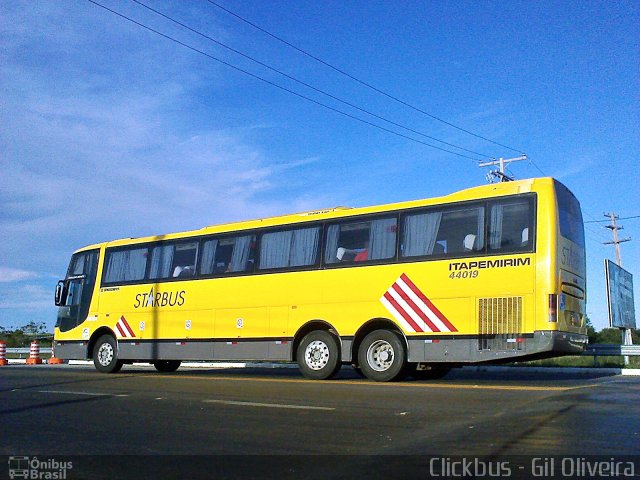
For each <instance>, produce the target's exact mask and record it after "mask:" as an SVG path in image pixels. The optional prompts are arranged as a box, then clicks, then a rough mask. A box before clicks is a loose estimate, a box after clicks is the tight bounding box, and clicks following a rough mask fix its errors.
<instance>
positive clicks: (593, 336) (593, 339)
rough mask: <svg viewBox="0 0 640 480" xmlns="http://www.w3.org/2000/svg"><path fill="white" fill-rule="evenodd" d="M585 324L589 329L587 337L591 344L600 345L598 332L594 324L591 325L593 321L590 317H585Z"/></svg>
mask: <svg viewBox="0 0 640 480" xmlns="http://www.w3.org/2000/svg"><path fill="white" fill-rule="evenodd" d="M584 324H585V325H586V327H587V336H588V337H589V343H598V332H596V329H595V328H593V324H592V323H591V319H590V318H589V316H588V315H585V321H584Z"/></svg>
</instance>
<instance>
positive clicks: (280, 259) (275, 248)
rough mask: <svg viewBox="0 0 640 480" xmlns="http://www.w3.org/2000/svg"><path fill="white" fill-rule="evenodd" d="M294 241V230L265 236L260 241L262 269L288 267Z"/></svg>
mask: <svg viewBox="0 0 640 480" xmlns="http://www.w3.org/2000/svg"><path fill="white" fill-rule="evenodd" d="M292 239H293V231H292V230H289V231H288V232H273V233H266V234H264V235H263V236H262V240H261V241H260V268H263V269H267V268H282V267H286V266H288V264H289V256H290V254H291V242H292Z"/></svg>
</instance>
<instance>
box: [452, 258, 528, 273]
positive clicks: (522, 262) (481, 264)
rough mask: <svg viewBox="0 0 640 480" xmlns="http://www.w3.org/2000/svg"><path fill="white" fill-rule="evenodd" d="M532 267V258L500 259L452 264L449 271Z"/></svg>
mask: <svg viewBox="0 0 640 480" xmlns="http://www.w3.org/2000/svg"><path fill="white" fill-rule="evenodd" d="M529 265H531V258H530V257H527V258H500V259H497V260H479V261H475V260H474V261H470V262H451V263H449V271H458V270H475V269H483V268H503V267H525V266H529Z"/></svg>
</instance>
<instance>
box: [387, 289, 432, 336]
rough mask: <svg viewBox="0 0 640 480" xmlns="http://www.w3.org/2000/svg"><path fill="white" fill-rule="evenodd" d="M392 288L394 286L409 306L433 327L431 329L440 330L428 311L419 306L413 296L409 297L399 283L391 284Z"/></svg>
mask: <svg viewBox="0 0 640 480" xmlns="http://www.w3.org/2000/svg"><path fill="white" fill-rule="evenodd" d="M391 288H393V289H394V290H395V292H396V293H397V294H398V295H400V296H401V297H402V299H403V300H404V301H405V302H407V303H408V304H409V306H410V307H411V308H412V309H413V311H414V312H416V314H417V315H418V316H419V317H420V318H421V319H422V321H423V322H424V323H426V324H427V325H428V326H429V328H430V329H431V331H433V332H439V331H440V329H439V328H438V327H437V326H436V325H435V324H434V323H433V322H432V321H431V319H430V318H429V317H428V316H427V314H426V313H424V312H423V311H422V310H421V309H420V307H418V306H417V305H416V304H415V302H414V301H413V300H411V298H410V297H409V295H407V294H406V293H405V292H404V291H403V290H402V288H401V287H400V285H398V284H397V283H394V284H393V285H391Z"/></svg>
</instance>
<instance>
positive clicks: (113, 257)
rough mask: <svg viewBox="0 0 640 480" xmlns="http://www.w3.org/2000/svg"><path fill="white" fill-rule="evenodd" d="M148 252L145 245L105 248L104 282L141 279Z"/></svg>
mask: <svg viewBox="0 0 640 480" xmlns="http://www.w3.org/2000/svg"><path fill="white" fill-rule="evenodd" d="M148 252H149V249H148V248H146V247H144V248H135V247H129V248H126V249H121V250H120V249H119V250H115V251H109V250H107V258H106V265H107V271H106V273H105V274H104V281H105V283H119V282H132V281H137V280H143V279H144V274H145V271H146V268H147V256H148Z"/></svg>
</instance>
